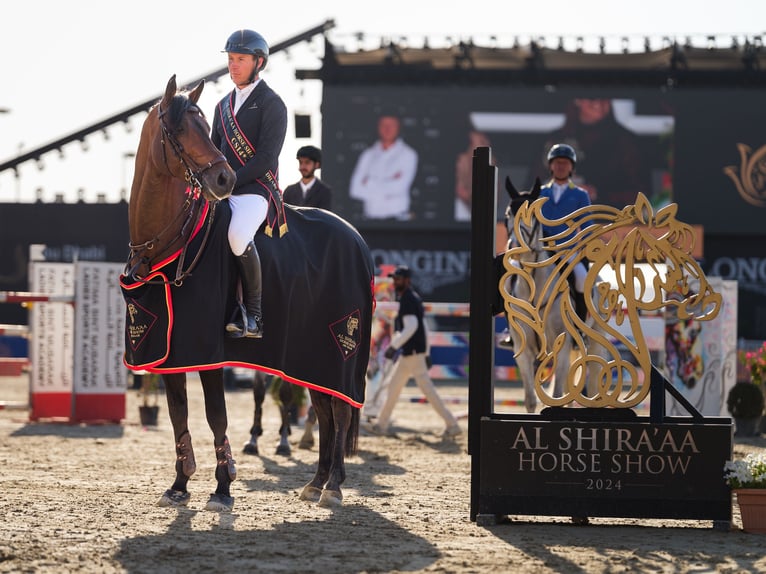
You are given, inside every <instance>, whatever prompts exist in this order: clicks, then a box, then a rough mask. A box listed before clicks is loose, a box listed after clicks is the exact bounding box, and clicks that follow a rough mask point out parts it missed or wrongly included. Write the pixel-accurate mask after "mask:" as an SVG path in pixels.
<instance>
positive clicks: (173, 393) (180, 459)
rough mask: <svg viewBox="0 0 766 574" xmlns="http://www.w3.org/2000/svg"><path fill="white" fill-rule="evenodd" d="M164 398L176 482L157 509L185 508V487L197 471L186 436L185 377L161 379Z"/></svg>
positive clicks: (177, 374)
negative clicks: (173, 438) (173, 445)
mask: <svg viewBox="0 0 766 574" xmlns="http://www.w3.org/2000/svg"><path fill="white" fill-rule="evenodd" d="M162 380H163V382H164V384H165V398H166V399H167V403H168V413H169V414H170V423H171V424H172V425H173V436H174V437H175V443H176V479H175V482H173V485H172V486H171V487H170V488H169V489H168V490H166V491H165V493H164V494H163V495H162V497H161V498H160V500H159V503H158V504H159V505H160V506H186V505H187V504H188V503H189V496H190V495H189V491H188V490H187V488H186V487H187V484H188V482H189V478H191V475H192V474H194V471H195V470H197V465H196V462H195V460H194V450H193V449H192V443H191V435H190V434H189V424H188V423H189V401H188V398H187V396H186V374H185V373H176V374H168V375H163V376H162Z"/></svg>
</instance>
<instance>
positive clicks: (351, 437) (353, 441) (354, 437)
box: [346, 408, 362, 456]
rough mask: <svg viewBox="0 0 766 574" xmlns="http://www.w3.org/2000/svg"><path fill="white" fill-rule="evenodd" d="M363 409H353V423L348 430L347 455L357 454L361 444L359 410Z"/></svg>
mask: <svg viewBox="0 0 766 574" xmlns="http://www.w3.org/2000/svg"><path fill="white" fill-rule="evenodd" d="M361 410H362V409H357V408H352V409H351V423H350V424H349V425H348V431H347V432H346V456H352V455H355V454H356V451H357V447H358V446H359V419H360V415H359V412H360V411H361Z"/></svg>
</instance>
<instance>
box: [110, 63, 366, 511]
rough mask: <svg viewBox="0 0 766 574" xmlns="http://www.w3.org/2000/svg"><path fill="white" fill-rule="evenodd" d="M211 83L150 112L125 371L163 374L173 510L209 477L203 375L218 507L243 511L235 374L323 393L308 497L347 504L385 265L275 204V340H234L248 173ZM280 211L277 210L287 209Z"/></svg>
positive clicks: (264, 240)
mask: <svg viewBox="0 0 766 574" xmlns="http://www.w3.org/2000/svg"><path fill="white" fill-rule="evenodd" d="M203 87H204V81H203V82H200V83H199V84H198V85H197V86H196V87H194V88H193V89H192V90H190V91H188V92H179V91H178V90H177V86H176V80H175V76H172V77H171V78H170V80H169V81H168V83H167V86H166V88H165V92H164V95H163V96H162V98H161V100H160V101H159V103H158V104H156V105H155V106H154V107H153V108H152V109H151V110H150V111H149V113H148V115H147V117H146V119H145V121H144V125H143V128H142V131H141V138H140V141H139V145H138V150H137V153H136V166H135V174H134V178H133V184H132V188H131V196H130V204H129V212H128V213H129V229H130V255H129V257H128V261H127V264H126V268H125V272H124V273H123V275H122V276H121V278H120V284H121V288H122V291H123V296H124V297H125V301H126V332H125V356H124V363H125V365H126V366H127V367H128V368H130V369H134V370H137V369H145V370H147V371H150V372H155V373H160V374H162V377H163V380H164V382H165V389H166V396H167V403H168V410H169V414H170V420H171V423H172V426H173V433H174V437H175V449H176V464H175V473H176V476H175V480H174V482H173V484H172V485H171V487H170V488H169V489H168V490H167V491H166V492H165V493H164V494H163V495H162V497H161V498H160V501H159V504H160V506H183V505H187V504H188V503H189V499H190V493H189V491H188V489H187V486H188V483H189V479H190V477H191V476H192V474H193V473H194V471H195V470H196V463H195V455H194V450H193V448H192V442H191V437H190V435H189V429H188V421H187V419H188V401H187V394H186V373H187V372H198V373H199V377H200V380H201V383H202V389H203V393H204V398H205V413H206V417H207V421H208V424H209V426H210V429H211V431H212V433H213V447H214V450H215V455H216V459H217V465H216V470H215V479H216V482H217V487H216V490H215V492H214V493H213V494H211V495H210V498H209V500H208V502H207V505H206V507H205V508H206V509H207V510H213V511H230V510H231V509H232V508H233V505H234V498H233V497H232V496H231V492H230V485H231V482H232V481H233V480H234V479H235V478H236V476H237V469H236V465H235V461H234V459H233V457H232V453H231V446H230V444H229V440H228V438H227V435H226V431H227V425H228V421H227V414H226V404H225V395H224V385H223V368H224V367H247V368H251V369H256V370H259V371H263V372H266V373H270V374H273V375H277V376H280V377H281V378H283V379H285V380H287V381H289V382H291V383H295V384H299V385H303V386H305V387H307V388H309V392H310V395H311V401H312V404H313V407H314V409H315V411H316V414H317V419H318V426H319V460H318V464H317V468H316V473H315V474H314V476H313V478H312V479H311V480H310V481H309V482H308V484H306V485H305V486H304V488H303V489H302V491H301V494H300V498H301V499H303V500H309V501H317V502H318V503H319V504H320V505H321V506H336V505H340V504H342V498H343V495H342V492H341V484H342V483H343V482H344V480H345V478H346V472H345V456H348V455H351V454H353V453H355V452H356V448H357V440H358V433H359V409H360V408H361V406H362V403H363V401H364V392H365V388H364V385H365V378H364V375H365V371H366V367H367V361H368V358H369V345H370V328H371V322H372V312H373V304H374V301H373V292H372V285H373V277H374V265H373V262H372V257H371V255H370V252H369V248H368V247H367V245H366V243H365V242H364V240H363V239H362V237H361V236H360V235H359V233H358V232H357V231H356V230H355V229H354V228H353V227H352V226H351V225H349V224H348V223H347V222H346V221H345V220H343V219H341V218H340V217H338V216H336V215H334V214H332V213H330V212H327V211H324V210H321V209H312V208H292V207H290V206H287V205H285V206H283V205H281V202H278V201H277V200H272V202H271V204H270V206H269V215H268V217H267V221H266V222H265V223H264V226H263V227H262V228H261V229H262V230H263V231H260V230H259V232H258V233H257V234H256V237H255V242H256V245H257V249H258V252H259V255H260V257H261V264H262V269H263V277H264V283H265V288H264V294H263V309H264V324H265V334H264V337H263V338H262V339H249V338H240V339H232V338H229V337H226V336H225V328H224V327H225V323H226V321H227V320H228V319H229V317H231V314H232V313H233V311H234V309H236V308H238V307H239V302H238V301H237V286H238V283H237V282H238V275H237V271H236V267H235V265H234V260H233V255H232V254H231V250H230V248H229V246H228V240H227V237H226V234H227V228H228V223H229V219H230V216H231V211H230V208H229V205H228V201H226V198H227V197H228V196H229V195H230V194H231V190H232V188H233V186H234V183H235V177H236V176H235V173H234V171H233V170H232V169H231V168H230V167H229V165H228V164H227V162H226V160H225V159H224V157H223V155H222V154H221V152H220V150H218V149H217V148H216V147H215V145H213V143H212V141H211V139H210V128H209V124H208V122H207V120H206V119H205V117H204V115H203V113H202V111H201V110H200V108H199V107H198V105H197V102H198V100H199V97H200V94H201V93H202V89H203ZM277 202H278V203H280V204H279V205H276V204H275V203H277Z"/></svg>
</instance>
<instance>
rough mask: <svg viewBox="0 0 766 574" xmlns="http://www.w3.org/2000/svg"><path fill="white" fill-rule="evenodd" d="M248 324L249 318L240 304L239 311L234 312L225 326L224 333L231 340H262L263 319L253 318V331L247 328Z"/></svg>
mask: <svg viewBox="0 0 766 574" xmlns="http://www.w3.org/2000/svg"><path fill="white" fill-rule="evenodd" d="M249 323H250V317H249V316H248V314H247V309H246V308H245V306H244V305H243V304H241V303H240V305H239V311H235V312H234V315H233V316H232V318H231V321H229V322H228V323H227V324H226V333H227V334H228V335H229V337H231V338H233V339H241V338H242V337H249V338H251V339H261V338H263V319H261V318H260V317H258V316H253V323H254V324H255V328H254V329H253V330H250V329H248V328H247V325H248V324H249Z"/></svg>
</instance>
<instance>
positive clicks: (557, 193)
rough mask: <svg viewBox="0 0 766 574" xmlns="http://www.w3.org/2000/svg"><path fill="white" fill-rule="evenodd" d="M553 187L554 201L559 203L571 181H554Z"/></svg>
mask: <svg viewBox="0 0 766 574" xmlns="http://www.w3.org/2000/svg"><path fill="white" fill-rule="evenodd" d="M551 187H552V188H553V201H554V202H555V203H558V202H559V199H561V196H562V195H564V190H566V188H567V187H569V183H556V182H555V181H554V182H553V185H552V186H551Z"/></svg>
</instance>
